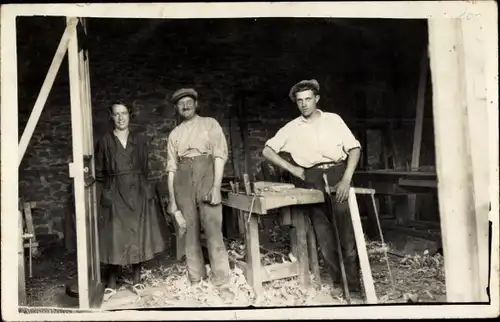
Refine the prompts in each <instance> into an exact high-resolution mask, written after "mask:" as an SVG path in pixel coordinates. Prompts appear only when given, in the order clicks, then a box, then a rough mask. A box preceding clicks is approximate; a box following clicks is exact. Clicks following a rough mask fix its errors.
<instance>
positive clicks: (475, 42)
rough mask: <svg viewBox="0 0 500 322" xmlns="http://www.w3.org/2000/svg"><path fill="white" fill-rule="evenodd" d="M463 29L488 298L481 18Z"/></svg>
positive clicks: (481, 258)
mask: <svg viewBox="0 0 500 322" xmlns="http://www.w3.org/2000/svg"><path fill="white" fill-rule="evenodd" d="M461 23H462V33H463V37H464V39H463V40H464V47H463V48H464V49H463V50H464V52H463V54H464V55H465V58H466V60H467V63H466V64H465V65H464V67H465V75H466V76H465V77H466V80H467V82H469V83H468V84H467V90H466V95H467V104H466V109H467V113H466V118H467V120H466V123H465V128H466V129H467V128H468V131H466V133H468V139H469V140H468V141H469V149H470V156H471V158H472V160H471V164H472V169H473V174H474V175H473V186H474V188H473V190H474V191H473V197H474V206H475V213H476V216H475V217H476V225H477V230H478V234H477V238H478V256H479V258H478V261H479V268H478V269H479V277H480V291H481V293H480V294H479V296H480V300H481V301H483V302H486V301H488V297H487V294H486V292H485V290H486V288H487V287H488V270H489V267H488V237H489V236H488V233H489V232H488V229H489V227H488V226H489V225H488V212H489V202H490V196H489V185H490V172H489V169H488V166H489V164H488V163H489V161H490V158H489V155H490V153H492V151H490V150H489V146H490V145H489V143H490V140H491V138H490V137H489V135H485V133H484V126H485V124H487V123H488V115H487V114H488V110H487V97H486V73H485V69H486V64H485V59H484V52H485V46H484V38H483V32H482V30H481V27H482V26H481V22H480V20H478V19H472V20H465V19H464V20H462V21H461Z"/></svg>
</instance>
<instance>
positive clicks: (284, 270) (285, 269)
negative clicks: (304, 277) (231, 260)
mask: <svg viewBox="0 0 500 322" xmlns="http://www.w3.org/2000/svg"><path fill="white" fill-rule="evenodd" d="M236 265H237V266H238V267H239V268H240V269H241V270H242V271H243V272H244V274H245V276H246V274H247V270H248V264H247V263H245V262H242V261H237V262H236ZM298 275H299V265H298V262H293V263H292V262H286V263H277V264H271V265H266V266H261V268H260V276H261V279H262V283H265V282H271V281H275V280H279V279H283V278H288V277H295V276H298Z"/></svg>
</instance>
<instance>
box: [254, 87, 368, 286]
mask: <svg viewBox="0 0 500 322" xmlns="http://www.w3.org/2000/svg"><path fill="white" fill-rule="evenodd" d="M319 89H320V86H319V83H318V82H317V81H316V80H314V79H312V80H303V81H300V82H299V83H297V84H295V85H294V86H293V87H292V88H291V90H290V93H289V97H290V99H291V100H292V101H293V102H295V103H296V104H297V107H298V109H299V111H300V113H301V115H300V116H299V117H297V118H295V119H294V120H292V121H290V122H288V123H287V124H286V125H285V126H283V127H282V128H281V129H280V130H279V131H278V132H277V133H276V135H275V136H274V137H273V138H271V139H270V140H268V141H267V142H266V144H265V147H264V150H263V151H262V154H263V156H264V157H265V158H266V159H267V160H269V161H270V162H272V163H274V164H275V165H277V166H279V167H280V168H282V169H284V170H286V171H288V172H290V173H291V174H292V176H293V177H294V179H295V180H293V181H294V183H295V184H296V186H299V187H307V188H314V189H318V190H322V191H323V192H324V191H325V188H324V187H325V185H324V181H323V173H326V174H327V178H328V182H329V185H331V186H336V198H335V199H336V200H335V209H334V210H333V211H334V214H335V218H336V222H337V227H338V231H339V235H340V236H339V237H340V242H341V249H342V254H343V257H344V263H345V268H346V276H347V281H348V284H349V290H351V291H354V292H356V291H359V289H360V279H359V263H358V256H357V251H356V241H355V238H354V230H353V227H352V223H351V219H350V212H349V205H348V202H347V198H348V193H349V189H350V186H351V180H352V176H353V174H354V170H355V168H356V166H357V164H358V161H359V157H360V150H361V145H360V143H359V141H358V140H356V138H355V137H354V135H353V134H352V132H351V131H350V129H349V128H348V127H347V125H346V124H345V123H344V121H343V120H342V118H341V117H340V116H339V115H337V114H335V113H327V112H323V111H321V110H320V109H319V108H318V106H317V105H318V101H319V98H320V96H319ZM283 152H285V153H288V154H289V155H290V156H291V162H289V161H287V160H285V159H284V158H282V157H281V156H280V155H279V154H278V153H283ZM325 210H326V209H325V208H324V205H314V206H311V207H310V211H309V214H310V219H311V222H312V225H313V227H314V230H315V233H316V237H317V242H318V245H319V247H320V251H321V254H322V255H323V258H324V260H325V262H326V264H327V265H328V266H329V268H330V270H331V272H332V275H333V278H334V282H335V284H341V273H340V272H341V271H340V266H339V264H340V262H339V259H338V256H337V252H336V247H337V245H336V244H337V242H336V239H335V238H334V236H335V235H334V232H333V229H332V226H331V222H330V218H329V216H328V215H327V214H326V212H325Z"/></svg>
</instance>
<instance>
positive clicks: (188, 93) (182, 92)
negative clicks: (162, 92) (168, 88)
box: [170, 88, 198, 104]
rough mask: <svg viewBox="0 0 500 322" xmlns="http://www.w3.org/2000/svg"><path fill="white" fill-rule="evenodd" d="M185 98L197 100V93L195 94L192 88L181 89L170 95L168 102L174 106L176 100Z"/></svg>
mask: <svg viewBox="0 0 500 322" xmlns="http://www.w3.org/2000/svg"><path fill="white" fill-rule="evenodd" d="M186 96H190V97H192V98H194V99H195V100H197V99H198V92H196V91H195V90H194V89H192V88H181V89H179V90H177V91H175V92H174V93H173V94H172V97H171V98H170V100H171V101H172V103H173V104H175V103H177V101H178V100H180V99H181V98H183V97H186Z"/></svg>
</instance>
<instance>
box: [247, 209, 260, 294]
mask: <svg viewBox="0 0 500 322" xmlns="http://www.w3.org/2000/svg"><path fill="white" fill-rule="evenodd" d="M242 214H243V215H244V217H245V228H246V229H245V230H246V232H245V246H246V255H247V256H246V263H247V267H246V279H247V282H248V284H249V285H250V286H251V287H253V289H254V291H255V295H256V296H259V295H261V294H262V276H261V274H260V273H261V265H260V243H259V223H258V220H257V215H251V217H250V220H248V212H244V211H242Z"/></svg>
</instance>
